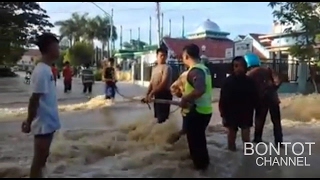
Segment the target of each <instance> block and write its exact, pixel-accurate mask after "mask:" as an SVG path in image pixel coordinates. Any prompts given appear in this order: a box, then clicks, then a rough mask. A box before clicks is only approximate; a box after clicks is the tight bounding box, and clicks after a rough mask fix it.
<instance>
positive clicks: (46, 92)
mask: <svg viewBox="0 0 320 180" xmlns="http://www.w3.org/2000/svg"><path fill="white" fill-rule="evenodd" d="M37 46H38V47H39V50H40V52H41V55H42V60H41V61H40V62H39V63H38V64H37V65H36V67H35V69H34V70H33V73H32V78H31V86H30V87H31V92H32V95H31V97H30V100H29V105H28V117H27V119H26V120H25V121H23V123H22V126H21V129H22V132H23V133H30V132H32V133H33V135H34V144H33V147H34V157H33V160H32V164H31V170H30V178H43V177H44V176H45V174H44V173H45V172H44V170H45V165H46V162H47V158H48V156H49V151H50V146H51V142H52V139H53V136H54V133H55V132H56V131H57V130H59V129H60V127H61V124H60V119H59V111H58V102H57V96H56V87H55V83H54V77H53V74H52V71H51V65H52V63H53V62H54V61H55V60H56V59H58V58H59V41H58V39H57V38H56V37H55V36H54V35H53V34H50V33H45V34H43V35H41V36H40V37H38V42H37Z"/></svg>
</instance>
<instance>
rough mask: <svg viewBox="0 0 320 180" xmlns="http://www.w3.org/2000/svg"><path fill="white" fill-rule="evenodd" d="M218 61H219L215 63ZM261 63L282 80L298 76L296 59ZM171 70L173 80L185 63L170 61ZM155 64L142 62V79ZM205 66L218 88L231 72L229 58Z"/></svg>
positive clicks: (137, 76) (136, 75)
mask: <svg viewBox="0 0 320 180" xmlns="http://www.w3.org/2000/svg"><path fill="white" fill-rule="evenodd" d="M216 62H219V63H216ZM261 62H262V63H261V64H262V66H263V67H269V68H271V69H273V70H274V71H275V72H276V73H278V74H279V76H280V78H281V80H282V81H283V82H295V81H297V78H298V76H297V75H298V66H299V63H298V61H293V60H289V59H262V60H261ZM168 64H169V65H170V66H171V68H172V70H173V71H172V72H173V76H172V78H173V79H172V80H173V81H175V80H176V79H177V78H178V77H179V76H180V74H181V73H182V72H184V71H185V70H186V67H185V65H184V64H183V63H182V62H180V61H179V62H177V61H175V62H170V63H168ZM154 65H155V64H154V63H152V64H147V63H146V64H144V73H143V74H144V77H143V80H144V81H150V79H151V74H152V67H153V66H154ZM206 66H207V67H208V68H209V69H210V72H211V76H212V82H213V86H214V87H217V88H220V87H221V86H222V83H223V82H224V80H225V79H226V78H227V76H228V74H230V73H231V63H230V60H226V59H225V60H223V59H222V60H221V61H220V60H219V61H215V62H214V63H213V62H208V63H207V64H206ZM134 68H135V70H134V72H135V73H134V79H135V80H141V73H140V72H141V64H135V66H134Z"/></svg>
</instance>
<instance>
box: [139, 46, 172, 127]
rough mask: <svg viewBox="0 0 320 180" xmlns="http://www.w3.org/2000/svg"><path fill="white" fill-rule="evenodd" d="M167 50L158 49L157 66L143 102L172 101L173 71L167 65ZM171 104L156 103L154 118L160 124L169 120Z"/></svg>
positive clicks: (153, 70)
mask: <svg viewBox="0 0 320 180" xmlns="http://www.w3.org/2000/svg"><path fill="white" fill-rule="evenodd" d="M166 60H167V50H165V49H161V48H159V49H157V65H156V66H155V67H154V68H153V69H152V75H151V81H150V85H149V88H148V91H147V94H146V97H145V98H144V99H143V101H145V102H148V101H150V99H152V98H153V97H154V98H155V99H166V100H172V95H171V91H170V86H171V83H172V69H171V67H170V66H169V65H167V64H166ZM169 114H170V104H160V103H154V117H155V118H156V119H157V122H158V123H163V122H165V121H166V120H167V119H168V118H169Z"/></svg>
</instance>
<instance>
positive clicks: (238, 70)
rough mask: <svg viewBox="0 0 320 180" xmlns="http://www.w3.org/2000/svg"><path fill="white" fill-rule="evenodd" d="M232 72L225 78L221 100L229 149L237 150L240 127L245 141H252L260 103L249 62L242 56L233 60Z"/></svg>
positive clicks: (221, 110)
mask: <svg viewBox="0 0 320 180" xmlns="http://www.w3.org/2000/svg"><path fill="white" fill-rule="evenodd" d="M231 65H232V74H231V75H230V76H228V78H227V79H226V80H225V82H224V84H223V86H222V88H221V91H220V100H219V110H220V115H221V118H222V120H223V125H224V126H225V127H226V128H227V129H228V149H229V150H230V151H235V150H236V137H237V131H238V128H240V129H241V137H242V141H243V142H250V128H251V127H252V125H253V112H254V109H255V108H256V105H257V103H258V92H257V91H258V90H257V88H256V86H255V82H254V81H253V80H252V79H251V78H249V77H247V76H246V72H247V63H246V61H245V59H244V58H243V57H242V56H237V57H235V58H234V59H233V60H232V63H231Z"/></svg>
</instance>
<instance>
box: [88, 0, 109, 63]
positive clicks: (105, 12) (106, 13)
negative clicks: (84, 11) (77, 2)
mask: <svg viewBox="0 0 320 180" xmlns="http://www.w3.org/2000/svg"><path fill="white" fill-rule="evenodd" d="M90 3H92V4H93V5H95V6H96V7H97V8H99V9H100V10H101V11H102V12H103V13H104V14H105V15H106V16H107V17H108V18H109V19H110V38H109V43H108V46H109V50H110V51H111V52H112V51H113V45H112V42H113V40H112V37H113V9H111V15H110V14H109V13H108V12H107V11H105V10H104V9H102V8H101V7H100V6H99V5H97V4H96V3H95V2H90ZM103 51H104V50H102V52H103ZM110 54H111V53H110V52H108V55H109V57H111V56H110Z"/></svg>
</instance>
